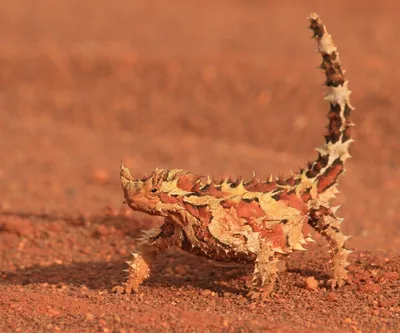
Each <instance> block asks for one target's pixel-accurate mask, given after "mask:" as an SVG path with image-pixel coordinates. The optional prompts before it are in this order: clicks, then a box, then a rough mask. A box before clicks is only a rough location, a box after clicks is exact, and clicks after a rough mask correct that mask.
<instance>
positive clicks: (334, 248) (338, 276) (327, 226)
mask: <svg viewBox="0 0 400 333" xmlns="http://www.w3.org/2000/svg"><path fill="white" fill-rule="evenodd" d="M308 223H309V224H310V225H311V226H312V227H313V228H314V229H315V230H316V231H317V232H319V233H320V234H321V235H322V236H323V237H324V238H325V239H326V240H327V242H328V243H329V247H330V251H329V252H330V253H331V256H332V264H333V268H332V278H331V279H330V280H329V285H330V286H331V288H332V289H334V288H336V287H342V286H343V285H344V284H345V283H346V282H348V281H349V277H348V272H347V269H346V266H348V265H349V263H348V262H347V256H348V255H349V254H350V253H351V252H352V251H350V250H347V249H346V247H345V245H346V241H347V239H349V236H345V235H344V234H343V232H342V231H341V230H340V225H341V223H342V219H340V218H338V217H337V216H336V215H335V214H334V213H333V212H332V210H331V209H329V208H326V207H323V206H321V207H319V208H318V209H313V210H311V211H310V215H309V221H308Z"/></svg>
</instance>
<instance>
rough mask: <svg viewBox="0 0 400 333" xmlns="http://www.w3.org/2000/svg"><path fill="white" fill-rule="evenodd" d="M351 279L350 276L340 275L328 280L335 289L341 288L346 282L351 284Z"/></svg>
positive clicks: (329, 284)
mask: <svg viewBox="0 0 400 333" xmlns="http://www.w3.org/2000/svg"><path fill="white" fill-rule="evenodd" d="M350 282H351V280H350V279H349V277H348V276H346V277H339V278H333V279H329V280H328V286H329V287H330V288H331V289H332V290H334V289H339V288H342V287H343V286H344V285H345V284H350Z"/></svg>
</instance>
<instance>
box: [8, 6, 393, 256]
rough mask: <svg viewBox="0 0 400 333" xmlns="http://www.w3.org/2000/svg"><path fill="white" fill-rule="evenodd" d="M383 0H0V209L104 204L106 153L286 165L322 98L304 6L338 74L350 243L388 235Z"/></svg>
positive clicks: (313, 136) (388, 37) (108, 194)
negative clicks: (350, 135) (350, 131)
mask: <svg viewBox="0 0 400 333" xmlns="http://www.w3.org/2000/svg"><path fill="white" fill-rule="evenodd" d="M398 7H400V5H398V3H397V2H395V1H368V2H367V1H362V0H354V1H329V2H327V1H306V2H300V1H294V0H293V1H284V2H282V1H267V0H264V1H263V0H247V1H246V0H221V1H211V0H202V1H200V0H191V1H185V0H170V1H162V0H142V1H138V0H136V1H122V0H120V1H103V0H100V1H99V0H97V1H93V0H86V1H78V0H68V1H66V0H65V1H51V0H36V1H30V0H14V1H8V2H6V1H3V2H2V3H0V45H1V48H0V161H1V162H0V209H1V210H2V211H3V212H6V211H11V212H18V213H19V212H22V213H29V212H32V213H42V212H43V213H46V214H52V213H54V214H63V213H68V214H76V213H81V212H90V213H93V212H96V211H100V210H101V209H103V207H105V206H107V205H108V206H111V207H116V209H119V207H120V206H121V202H122V200H123V198H122V193H121V190H120V185H119V174H118V173H119V163H120V160H124V162H125V163H126V164H127V165H128V166H129V167H130V168H131V170H132V173H133V174H135V175H137V176H141V175H142V173H143V172H144V171H147V172H149V171H151V170H152V169H154V168H155V167H173V168H185V169H190V170H191V171H193V172H195V173H210V174H213V175H215V176H221V175H233V176H237V175H244V176H245V177H250V176H251V175H252V171H253V170H255V171H256V172H257V174H258V175H259V176H260V177H267V176H268V175H269V174H270V173H273V174H277V173H279V172H280V173H283V174H284V175H288V173H289V170H290V169H293V170H297V169H298V167H301V166H303V165H304V164H305V163H306V161H308V160H312V159H314V158H315V157H316V153H315V151H314V150H313V148H314V147H317V146H319V145H321V144H322V143H323V134H324V131H325V129H324V127H325V125H326V122H327V121H326V118H325V115H326V113H327V111H328V105H327V103H326V102H325V101H324V100H323V93H324V92H325V88H324V87H323V85H322V83H323V81H324V76H323V73H322V72H320V71H319V70H317V69H316V68H317V66H318V65H319V64H320V62H321V61H320V57H319V55H318V54H316V53H315V52H314V50H315V48H316V44H315V41H314V40H311V38H310V37H311V32H310V31H309V30H307V29H306V28H307V25H308V22H307V20H306V18H307V16H308V15H309V13H310V12H311V11H316V12H317V13H319V14H320V15H321V17H322V19H323V21H324V23H325V24H326V25H327V26H328V29H329V32H330V33H331V34H332V35H333V39H334V41H335V43H336V44H337V46H338V47H339V51H340V52H341V60H342V62H343V64H344V66H345V68H346V69H348V71H347V74H348V77H349V79H350V89H351V90H353V91H354V94H353V95H352V102H353V105H354V106H355V107H356V111H355V113H354V122H355V123H356V125H357V127H355V129H354V136H355V139H356V143H355V144H354V145H353V146H352V149H351V153H352V155H353V157H354V158H353V159H352V160H350V161H349V163H348V164H347V173H346V175H345V176H344V177H342V179H341V180H342V186H341V191H342V192H343V194H342V195H341V196H340V198H339V199H338V201H339V202H344V203H345V205H344V206H343V209H342V210H341V211H340V213H341V215H342V216H345V217H346V222H345V224H344V229H345V231H346V232H347V233H348V234H351V235H354V237H353V241H352V242H353V243H352V245H353V246H357V247H363V248H382V249H388V250H390V249H392V250H394V249H396V248H398V247H399V245H400V231H399V230H400V221H399V217H400V214H399V212H400V209H399V205H400V196H399V195H398V191H399V187H400V170H399V165H400V145H399V142H400V134H399V131H398V127H399V124H400V113H399V111H398V110H399V99H398V96H397V82H399V79H400V70H399V66H397V62H398V59H399V58H400V47H399V45H400V44H399V42H400V41H399V35H398V33H397V32H398V30H399V22H398V9H399V8H398Z"/></svg>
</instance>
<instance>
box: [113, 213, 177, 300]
mask: <svg viewBox="0 0 400 333" xmlns="http://www.w3.org/2000/svg"><path fill="white" fill-rule="evenodd" d="M181 244H182V232H181V230H180V228H179V227H177V226H175V225H174V224H173V223H172V222H169V221H167V222H165V223H164V224H163V225H162V226H161V227H160V228H154V229H151V230H149V231H145V236H144V237H143V238H142V239H140V244H139V246H138V250H137V251H136V252H134V253H132V255H133V258H132V259H131V260H130V261H127V262H126V263H127V264H128V266H129V267H128V269H127V271H128V273H129V275H128V278H127V280H126V281H125V282H124V283H123V284H122V285H120V286H116V287H114V288H113V289H112V291H113V292H116V293H120V294H123V293H126V294H131V293H136V292H138V290H139V286H140V285H141V284H142V283H143V282H144V281H145V280H146V279H148V278H149V276H150V271H151V264H152V262H153V261H154V259H155V258H156V256H157V253H158V252H159V251H161V250H166V249H168V248H169V247H171V246H178V247H180V246H181Z"/></svg>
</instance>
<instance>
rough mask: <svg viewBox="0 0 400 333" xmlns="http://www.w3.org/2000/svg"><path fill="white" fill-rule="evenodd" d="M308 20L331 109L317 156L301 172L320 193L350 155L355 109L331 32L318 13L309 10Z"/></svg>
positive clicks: (334, 181) (334, 179) (331, 186)
mask: <svg viewBox="0 0 400 333" xmlns="http://www.w3.org/2000/svg"><path fill="white" fill-rule="evenodd" d="M308 19H309V21H310V23H311V24H310V29H311V30H312V31H313V32H314V36H313V38H315V39H316V40H317V42H318V49H317V51H318V52H319V53H320V54H321V55H322V59H323V61H322V64H321V66H320V68H321V69H323V70H324V72H325V75H326V82H325V85H326V86H328V88H329V91H328V93H327V94H326V97H325V99H326V100H328V101H329V103H330V111H329V113H328V119H329V123H328V133H327V134H326V135H325V144H324V145H323V146H322V147H321V148H318V149H317V151H318V153H319V155H318V158H317V159H316V160H315V161H314V162H312V163H309V165H308V168H307V169H306V170H304V171H303V172H304V173H303V175H305V176H306V177H307V178H308V179H310V180H311V181H312V182H313V183H314V184H316V189H317V193H318V194H321V193H323V192H325V191H327V190H328V189H331V190H332V191H335V190H336V184H337V181H338V178H339V176H340V175H341V174H342V173H343V171H344V163H345V161H346V160H347V159H348V158H349V157H350V155H349V152H348V149H349V145H350V143H351V142H353V140H352V139H351V136H350V127H351V126H354V125H353V124H352V122H351V120H350V115H351V111H352V110H353V109H354V108H353V107H352V106H351V105H350V99H349V97H350V93H351V92H350V90H348V88H347V84H348V81H347V80H346V78H345V75H344V70H343V68H342V64H341V63H340V60H339V53H338V51H337V48H336V47H335V45H334V44H333V41H332V38H331V35H330V34H329V33H328V31H327V30H326V27H325V25H324V24H323V23H322V21H321V19H320V18H319V16H318V15H317V14H315V13H312V14H311V15H310V16H309V18H308ZM329 192H330V191H329Z"/></svg>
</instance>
